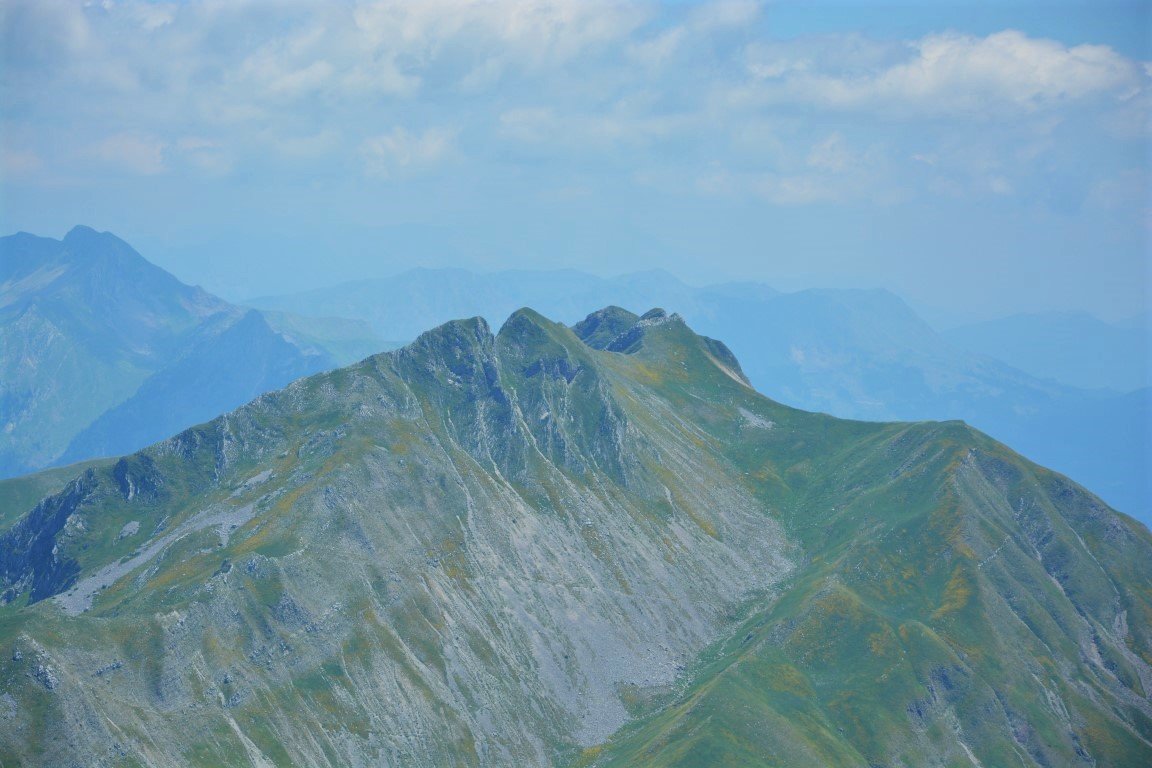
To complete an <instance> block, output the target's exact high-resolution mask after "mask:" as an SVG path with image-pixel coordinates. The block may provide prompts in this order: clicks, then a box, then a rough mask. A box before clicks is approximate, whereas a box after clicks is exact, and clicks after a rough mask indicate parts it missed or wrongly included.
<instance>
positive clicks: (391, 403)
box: [0, 308, 1152, 768]
mask: <svg viewBox="0 0 1152 768" xmlns="http://www.w3.org/2000/svg"><path fill="white" fill-rule="evenodd" d="M55 472H57V473H59V470H55ZM56 478H57V476H56V475H54V476H53V478H50V479H46V478H45V477H43V476H31V477H29V478H26V479H23V480H13V481H8V483H7V485H6V486H5V488H4V489H3V494H2V495H0V498H3V499H28V498H32V497H34V495H35V494H34V492H33V490H32V489H42V488H44V487H47V486H48V485H50V480H52V479H56ZM20 483H24V484H25V485H27V487H23V486H22V487H16V485H19V484H20ZM13 484H16V485H13ZM0 521H2V524H3V526H4V528H3V533H0V590H2V600H3V606H2V607H0V692H2V693H0V763H2V764H3V765H9V764H14V765H17V764H18V765H31V766H71V765H84V766H189V765H191V766H218V765H238V766H258V767H261V768H263V766H548V765H558V766H619V765H632V766H640V765H643V766H718V765H740V766H812V765H824V766H861V767H864V766H868V767H872V766H989V767H990V766H1079V765H1083V766H1093V765H1094V766H1136V765H1147V764H1152V537H1150V535H1149V533H1148V531H1147V529H1145V528H1144V527H1143V526H1141V525H1140V524H1139V523H1136V522H1135V521H1133V520H1131V519H1129V518H1127V517H1125V516H1123V515H1121V514H1119V513H1117V512H1114V511H1113V510H1111V509H1109V508H1108V507H1107V506H1106V505H1105V504H1104V503H1103V502H1101V501H1100V500H1099V499H1098V498H1096V497H1094V496H1093V495H1092V494H1091V493H1089V492H1088V491H1086V490H1084V489H1083V488H1081V487H1079V486H1077V485H1075V484H1074V483H1072V482H1071V481H1069V480H1067V479H1066V478H1064V477H1062V476H1060V475H1058V474H1055V473H1053V472H1050V471H1048V470H1045V469H1043V468H1042V467H1039V466H1036V465H1035V464H1032V463H1030V462H1029V461H1027V460H1026V459H1024V458H1022V457H1020V456H1018V455H1016V454H1015V453H1013V452H1012V451H1011V450H1009V449H1008V448H1006V447H1004V446H1003V445H1000V444H998V443H996V442H995V441H993V440H991V439H990V438H988V437H986V436H985V435H983V434H981V433H979V432H977V431H975V430H973V429H971V428H969V427H967V426H966V425H964V424H963V423H961V422H940V423H865V422H855V421H845V420H839V419H834V418H831V417H828V416H825V415H821V414H813V413H806V412H803V411H798V410H794V409H791V408H788V407H785V406H782V405H780V404H778V403H776V402H773V401H772V400H770V399H768V398H766V397H764V396H763V395H761V394H759V393H757V392H756V391H754V390H753V389H752V388H751V387H750V386H749V384H748V381H747V379H746V378H745V376H744V374H743V373H742V371H741V368H740V365H739V363H738V362H737V360H736V358H735V357H734V356H733V355H732V354H731V352H729V351H728V349H727V347H725V346H724V345H723V344H722V343H720V342H717V341H714V340H711V339H708V338H705V337H702V336H699V335H696V334H695V333H693V332H692V331H691V330H690V329H689V328H688V327H687V326H686V325H685V324H684V322H683V321H682V320H680V318H679V317H677V316H676V315H674V314H666V313H665V312H663V311H660V310H653V311H651V312H648V313H647V314H645V315H643V316H641V317H638V316H636V315H633V314H631V313H628V312H626V311H624V310H620V309H615V308H608V309H605V310H602V311H600V312H597V313H595V314H593V315H591V316H589V317H588V318H587V319H586V320H584V321H583V322H581V323H579V324H577V325H576V326H574V327H573V328H568V327H565V326H563V325H560V324H556V323H553V322H550V321H548V320H547V319H545V318H543V317H541V316H540V315H538V314H536V313H534V312H532V311H530V310H521V311H519V312H516V313H515V314H514V315H512V317H511V318H510V319H509V320H508V321H507V322H506V323H505V325H504V326H503V327H502V328H501V329H500V331H499V333H497V334H493V333H492V332H491V331H490V329H489V328H488V326H487V325H486V323H485V322H484V321H482V320H479V319H473V320H464V321H457V322H452V323H448V324H447V325H444V326H441V327H439V328H437V329H435V330H433V331H430V332H428V333H426V334H424V335H423V336H421V337H420V338H418V339H417V340H416V341H415V342H414V343H412V344H411V345H409V346H407V347H405V348H403V349H400V350H397V351H394V352H390V353H387V354H381V355H377V356H374V357H370V358H368V359H367V360H364V361H363V362H361V363H358V364H356V365H353V366H351V367H347V368H342V369H339V370H336V371H332V372H329V373H322V374H318V375H315V376H312V377H309V378H306V379H302V380H299V381H297V382H295V383H293V384H291V385H290V386H288V387H287V388H285V389H283V390H280V391H277V392H274V393H271V394H268V395H264V396H261V397H259V398H258V399H256V400H254V401H252V402H251V403H249V404H248V405H246V406H244V407H242V408H240V409H238V410H236V411H233V412H231V413H229V414H227V415H225V416H221V417H219V418H217V419H215V420H213V421H211V422H209V423H207V424H204V425H202V426H199V427H195V428H193V429H190V430H187V431H185V432H182V433H181V434H179V435H177V436H175V437H173V438H171V439H169V440H166V441H164V442H161V443H158V444H156V445H154V446H152V447H150V448H147V449H145V450H143V451H141V452H139V453H136V454H134V455H131V456H127V457H124V458H121V459H116V460H109V461H101V462H96V463H94V464H91V465H89V466H87V467H86V468H84V469H83V471H82V473H81V474H78V475H76V476H74V477H73V478H71V479H69V480H67V481H66V484H62V486H61V487H60V490H59V492H57V493H54V494H53V495H50V496H48V497H46V498H43V499H42V500H41V501H39V502H38V503H35V505H34V506H32V507H31V508H24V507H21V508H19V509H7V510H0Z"/></svg>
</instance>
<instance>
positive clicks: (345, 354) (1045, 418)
mask: <svg viewBox="0 0 1152 768" xmlns="http://www.w3.org/2000/svg"><path fill="white" fill-rule="evenodd" d="M251 304H253V305H254V306H256V307H258V308H259V309H258V311H252V310H250V309H245V308H243V307H239V306H236V305H234V304H230V303H228V302H225V301H224V300H222V299H219V298H217V297H215V296H212V295H211V294H208V293H206V292H205V291H203V290H201V289H199V288H192V287H189V286H187V285H184V284H183V283H180V282H179V281H178V280H177V279H176V278H174V277H173V276H172V275H169V274H168V273H166V272H164V271H163V270H161V269H159V268H158V267H156V266H154V265H152V264H150V263H148V262H147V261H146V260H145V259H144V258H143V257H141V256H140V255H139V254H137V253H136V252H135V251H133V250H132V249H131V247H130V246H128V245H127V244H126V243H124V242H123V241H121V240H119V239H118V238H116V237H115V236H113V235H110V234H108V233H103V234H100V233H96V232H94V231H92V230H91V229H88V228H85V227H77V228H76V229H74V230H73V231H72V232H70V233H69V234H68V236H67V237H65V238H64V240H63V241H57V240H51V239H48V238H38V237H34V236H32V235H27V234H20V235H14V236H11V237H8V238H3V239H0V328H2V329H3V336H2V338H0V372H2V373H3V379H2V380H0V421H2V422H3V426H2V430H3V431H2V432H0V476H12V475H17V474H20V473H22V472H28V471H32V470H34V469H38V468H42V467H45V466H50V465H53V464H59V463H68V462H73V461H81V460H87V459H91V458H95V457H99V456H109V455H118V454H122V453H126V452H130V451H132V450H136V449H138V448H140V447H143V446H145V445H148V444H150V443H152V442H155V441H157V440H160V439H163V438H164V437H166V436H169V435H171V434H174V433H175V432H178V431H179V430H181V429H183V428H185V427H188V426H190V425H192V424H196V423H199V422H202V421H206V420H208V419H210V418H212V417H213V416H215V415H217V414H219V413H223V412H226V411H228V410H231V409H232V408H235V407H237V406H239V405H241V404H243V403H244V402H247V401H248V400H250V399H252V398H253V397H256V396H258V395H259V394H261V393H263V392H266V391H269V390H272V389H275V388H277V387H279V386H282V385H284V384H286V383H287V382H289V381H291V380H292V379H293V378H296V377H299V376H303V375H306V374H309V373H313V372H315V371H319V370H324V369H327V368H332V367H334V366H336V365H338V364H344V363H348V362H352V361H355V360H359V359H361V358H363V357H365V356H367V355H368V354H371V353H372V352H378V351H380V350H382V349H387V348H390V347H393V346H396V342H388V341H384V339H397V340H404V339H411V338H414V337H415V336H416V335H418V334H419V333H420V332H421V329H423V328H427V327H432V326H435V325H438V324H440V323H443V322H446V321H448V320H450V319H452V318H457V317H463V316H473V315H475V316H482V317H485V318H487V319H488V320H489V321H490V322H491V323H493V324H498V323H500V322H502V321H503V320H504V318H506V317H508V316H509V315H510V314H511V313H513V312H514V311H515V310H516V309H518V308H520V307H523V306H534V307H539V308H541V310H542V311H543V312H545V313H547V314H548V315H550V316H553V317H557V318H560V319H561V320H562V321H563V322H567V323H573V322H576V321H577V320H579V319H580V318H581V317H583V316H584V315H585V314H586V313H587V311H588V309H589V308H590V307H595V306H607V305H618V306H623V307H628V308H632V309H638V308H642V307H646V306H665V307H671V308H674V309H675V310H676V311H678V312H679V313H680V314H681V315H682V316H684V317H685V318H686V319H687V320H688V321H689V322H691V323H692V324H693V326H694V327H696V328H698V329H699V330H700V331H701V332H703V333H707V334H709V335H710V336H713V337H716V338H722V339H725V340H726V341H727V343H728V344H729V345H730V347H731V348H732V349H733V350H734V352H735V353H736V354H737V356H738V357H739V358H740V360H741V361H742V362H743V365H744V370H745V372H746V373H747V375H748V377H749V379H750V380H751V382H752V383H753V385H754V386H756V387H757V388H758V389H759V390H760V391H762V392H765V393H768V394H770V395H772V396H773V397H776V398H778V399H779V400H781V401H783V402H786V403H788V404H790V405H794V406H796V407H800V408H804V409H808V410H814V411H822V412H826V413H830V414H832V415H836V416H840V417H844V418H856V419H869V420H922V419H955V418H959V419H964V420H965V421H967V422H968V423H970V424H972V425H974V426H976V427H978V428H980V429H982V430H984V431H986V432H988V433H989V434H991V435H993V436H994V437H996V438H998V439H1001V440H1003V441H1005V442H1007V443H1008V444H1009V445H1012V446H1013V447H1014V448H1016V449H1018V450H1020V451H1022V452H1024V453H1026V454H1027V455H1029V456H1030V457H1032V458H1033V459H1035V460H1037V461H1040V462H1041V463H1043V464H1045V465H1047V466H1051V467H1052V468H1054V469H1057V470H1059V471H1061V472H1064V473H1066V474H1068V475H1069V476H1070V477H1072V478H1073V479H1075V480H1077V481H1078V482H1080V483H1083V484H1084V485H1085V486H1087V487H1089V488H1091V489H1092V490H1093V491H1094V492H1096V493H1098V494H1100V495H1101V496H1102V497H1103V498H1105V499H1106V500H1108V501H1109V503H1110V504H1112V505H1114V506H1115V507H1116V508H1119V509H1121V510H1124V511H1127V512H1130V513H1131V514H1134V515H1136V516H1137V517H1139V518H1141V519H1143V520H1145V521H1146V522H1152V478H1150V476H1149V475H1150V473H1148V471H1147V467H1148V466H1149V464H1150V463H1152V434H1150V432H1149V428H1148V420H1147V414H1148V413H1149V403H1150V402H1152V392H1150V390H1148V389H1147V388H1145V389H1141V390H1137V391H1133V392H1118V391H1110V390H1099V389H1085V388H1082V387H1077V386H1074V385H1073V384H1072V383H1070V382H1069V381H1068V378H1069V377H1068V376H1064V375H1063V374H1061V371H1070V372H1072V374H1075V373H1076V372H1077V371H1081V370H1083V369H1086V368H1094V369H1095V373H1094V374H1092V375H1091V376H1089V375H1087V374H1083V375H1081V376H1080V377H1079V378H1077V376H1075V375H1072V376H1071V378H1072V379H1075V380H1077V381H1080V382H1081V383H1085V382H1089V383H1100V382H1111V383H1113V384H1116V383H1118V382H1121V383H1122V382H1128V383H1131V382H1135V381H1139V380H1140V379H1139V377H1138V376H1137V374H1136V370H1137V369H1138V368H1139V367H1140V366H1139V365H1138V364H1137V363H1139V362H1140V361H1141V360H1142V359H1144V358H1142V357H1141V354H1140V352H1139V348H1138V342H1139V341H1140V339H1141V338H1142V337H1141V333H1143V330H1144V329H1143V328H1142V326H1141V325H1140V324H1139V323H1138V322H1136V321H1133V322H1132V323H1130V324H1129V325H1128V326H1127V327H1121V326H1110V325H1107V324H1103V323H1099V322H1093V321H1092V319H1091V318H1087V319H1085V317H1083V316H1079V315H1069V316H1063V315H1062V316H1060V317H1059V318H1056V320H1058V321H1059V322H1055V323H1054V324H1053V325H1052V326H1051V327H1049V326H1048V325H1047V324H1046V323H1044V322H1041V321H1038V320H1037V319H1036V318H1010V319H1008V320H1005V321H1003V322H1002V323H1000V325H999V326H997V325H996V324H992V325H990V326H980V327H970V328H966V329H965V328H961V329H954V330H952V331H949V332H947V333H943V334H942V333H938V332H936V331H935V330H934V329H933V328H932V327H930V326H929V325H928V324H927V323H925V322H924V321H923V320H921V319H920V318H919V317H918V316H917V315H916V314H915V312H913V311H912V310H911V309H910V308H909V307H908V306H907V305H906V304H905V303H904V302H903V301H902V300H900V299H899V298H898V297H896V296H895V295H893V294H891V293H889V292H886V291H879V290H870V291H865V290H809V291H800V292H796V293H780V292H778V291H775V290H773V289H772V288H770V287H768V286H765V285H762V284H756V283H730V284H724V285H715V286H708V287H704V288H695V287H691V286H688V285H685V284H684V283H682V282H680V281H679V280H677V279H676V278H674V277H673V276H671V275H669V274H667V273H664V272H660V271H654V272H644V273H637V274H633V275H627V276H624V277H619V278H612V279H605V278H600V277H596V276H593V275H588V274H585V273H581V272H577V271H572V270H568V271H555V272H546V271H508V272H496V273H490V274H475V273H471V272H467V271H464V270H413V271H410V272H407V273H404V274H401V275H398V276H397V277H395V278H392V279H387V280H368V281H360V282H356V283H348V284H344V285H340V286H335V287H332V288H325V289H318V290H315V291H310V292H307V293H304V294H297V295H292V296H282V297H264V298H261V299H254V300H253V301H252V302H251ZM989 328H991V329H992V330H989ZM997 328H1002V329H1003V330H1002V331H998V330H996V329H997ZM1012 329H1015V330H1012ZM1030 335H1031V337H1034V338H1035V339H1036V341H1035V343H1034V344H1032V345H1031V346H1029V343H1028V338H1030ZM1144 338H1146V337H1144ZM997 339H998V340H999V343H1000V346H996V345H995V344H993V343H992V342H993V341H996V340H997ZM1109 339H1110V341H1108V340H1109ZM1134 345H1136V346H1134ZM1030 349H1031V350H1032V352H1031V353H1028V350H1030ZM1045 350H1047V351H1045ZM1101 350H1105V351H1107V353H1108V354H1107V355H1102V354H1101ZM997 355H999V356H1001V357H1004V358H1009V359H1014V357H1016V356H1019V357H1020V359H1021V360H1022V361H1023V362H1024V364H1025V365H1026V366H1027V367H1029V368H1030V369H1031V372H1025V371H1024V370H1021V368H1020V367H1017V366H1013V365H1009V364H1008V363H1006V362H1004V361H1003V360H1002V359H997ZM1112 357H1121V358H1125V360H1123V361H1120V362H1114V363H1108V360H1109V359H1111V358H1112ZM1045 361H1047V363H1045ZM1076 361H1082V362H1080V363H1077V362H1076ZM1045 365H1047V366H1048V367H1045ZM1062 376H1063V378H1062ZM1093 377H1095V378H1093Z"/></svg>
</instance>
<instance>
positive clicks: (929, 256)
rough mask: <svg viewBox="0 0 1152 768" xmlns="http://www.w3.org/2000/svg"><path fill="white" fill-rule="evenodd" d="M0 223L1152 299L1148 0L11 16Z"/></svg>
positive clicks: (419, 256) (295, 8) (918, 291)
mask: <svg viewBox="0 0 1152 768" xmlns="http://www.w3.org/2000/svg"><path fill="white" fill-rule="evenodd" d="M0 27H2V31H3V35H4V39H3V45H2V47H0V233H3V234H7V233H11V232H15V231H20V230H23V231H29V232H34V233H36V234H41V235H46V236H52V237H61V236H62V235H63V234H64V233H65V232H66V231H67V230H68V229H69V228H71V227H72V226H73V225H75V224H87V225H89V226H93V227H95V228H97V229H100V230H109V231H112V232H114V233H116V234H118V235H120V236H121V237H123V238H124V239H126V240H127V241H128V242H130V243H131V244H133V245H134V246H136V248H137V249H138V250H139V251H140V252H141V253H143V254H144V255H145V256H146V257H147V258H149V259H150V260H152V261H154V262H156V263H158V264H160V265H161V266H163V267H165V268H166V269H169V270H170V271H172V272H173V273H175V274H176V275H177V276H178V277H180V278H181V279H183V280H184V281H186V282H189V283H194V284H200V285H203V286H205V287H206V288H208V289H209V290H213V291H215V292H217V293H219V294H221V295H223V296H225V297H227V298H231V299H237V300H239V299H244V298H248V297H252V296H257V295H263V294H273V293H285V292H293V291H299V290H305V289H308V288H313V287H318V286H322V285H330V284H334V283H338V282H341V281H345V280H351V279H356V278H362V277H384V276H388V275H391V274H396V273H397V272H400V271H402V270H404V269H408V268H411V267H415V266H427V267H439V266H458V267H466V268H471V269H477V270H494V269H507V268H545V269H551V268H576V269H582V270H585V271H589V272H593V273H597V274H603V275H614V274H621V273H626V272H631V271H639V270H646V269H653V268H662V269H665V270H668V271H670V272H672V273H673V274H675V275H677V276H679V277H681V278H683V279H685V280H687V281H688V282H690V283H695V284H705V283H710V282H720V281H728V280H757V281H761V282H765V283H768V284H770V285H773V286H775V287H778V288H781V289H786V290H787V289H797V288H802V287H809V286H833V287H847V286H854V287H886V288H889V289H892V290H895V291H897V292H898V293H900V294H902V295H903V296H905V297H906V298H908V299H909V300H910V301H911V302H912V303H913V304H914V305H916V306H918V307H922V308H931V309H932V310H933V311H936V312H938V313H940V314H941V315H951V316H955V317H965V318H969V319H979V318H986V317H994V316H999V315H1005V314H1010V313H1013V312H1032V311H1043V310H1050V309H1083V310H1087V311H1090V312H1093V313H1095V314H1097V315H1100V316H1102V317H1105V318H1108V319H1117V318H1122V317H1125V316H1131V315H1133V314H1136V313H1139V312H1143V311H1146V310H1147V307H1148V305H1147V302H1148V295H1147V294H1148V286H1149V283H1150V279H1152V272H1150V269H1152V267H1150V262H1152V259H1150V241H1152V212H1150V195H1149V189H1150V187H1149V172H1150V164H1152V155H1150V143H1149V138H1150V133H1152V128H1150V120H1149V116H1150V115H1152V64H1150V63H1149V62H1150V61H1152V4H1150V3H1148V2H1144V3H1116V2H1108V1H1107V0H1094V2H1079V1H1078V0H1077V1H1073V0H1046V1H1045V2H1043V3H1040V2H1024V1H1023V0H1001V1H1000V2H995V3H993V2H976V1H973V2H966V3H958V2H931V1H929V0H924V1H923V2H904V3H879V2H848V0H842V1H841V2H777V3H768V2H764V3H761V2H753V1H751V0H731V1H728V0H723V1H721V2H712V3H685V2H675V3H673V2H668V3H656V2H597V1H596V0H524V1H523V2H518V1H513V0H486V1H479V0H426V2H395V1H394V0H383V1H380V2H355V3H352V2H348V3H340V2H327V3H321V2H274V1H273V0H204V1H202V2H200V1H195V0H192V1H189V2H177V3H161V2H141V1H139V0H128V1H126V2H102V3H101V2H66V1H62V0H34V1H31V2H27V1H25V0H5V2H3V3H0Z"/></svg>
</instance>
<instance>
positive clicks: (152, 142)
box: [92, 133, 166, 176]
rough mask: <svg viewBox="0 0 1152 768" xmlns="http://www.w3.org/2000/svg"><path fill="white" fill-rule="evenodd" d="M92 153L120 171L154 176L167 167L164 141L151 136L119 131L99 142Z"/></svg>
mask: <svg viewBox="0 0 1152 768" xmlns="http://www.w3.org/2000/svg"><path fill="white" fill-rule="evenodd" d="M92 153H93V154H94V155H95V157H97V158H98V159H99V160H100V161H101V162H103V163H105V164H106V165H108V166H111V168H112V169H113V170H114V171H116V172H120V173H131V174H137V175H140V176H152V175H155V174H158V173H163V172H164V170H165V168H166V166H165V165H164V142H163V141H161V140H159V139H157V138H155V137H151V136H142V135H139V134H133V133H119V134H116V135H114V136H109V137H108V138H106V139H104V140H103V141H100V142H99V143H97V144H96V145H95V146H94V147H93V148H92Z"/></svg>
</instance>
